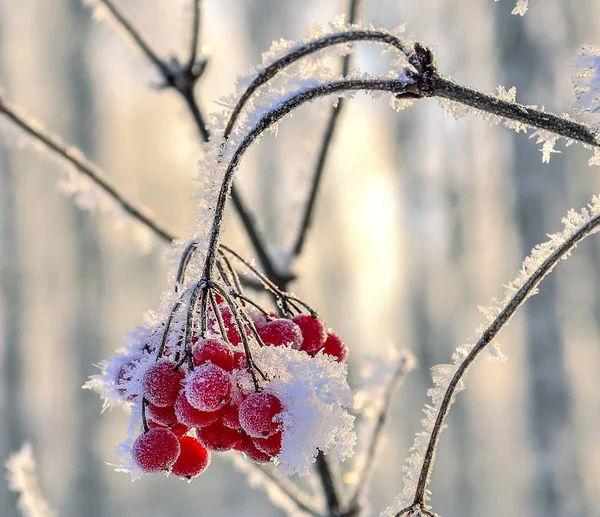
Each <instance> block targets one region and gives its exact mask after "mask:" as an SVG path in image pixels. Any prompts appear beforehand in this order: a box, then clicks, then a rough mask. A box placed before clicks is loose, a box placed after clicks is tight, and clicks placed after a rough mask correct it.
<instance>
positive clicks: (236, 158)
mask: <svg viewBox="0 0 600 517" xmlns="http://www.w3.org/2000/svg"><path fill="white" fill-rule="evenodd" d="M414 86H415V83H412V82H410V81H405V80H399V79H341V80H338V81H332V82H329V83H325V84H321V85H319V86H315V87H312V88H308V89H306V90H303V91H301V92H299V93H296V94H295V95H293V96H292V97H290V98H289V99H287V100H285V101H284V102H282V103H281V104H280V105H279V106H277V107H276V108H274V109H272V110H271V111H269V112H267V113H266V114H265V115H264V116H263V117H262V118H261V119H260V121H259V122H258V123H257V124H256V125H255V126H254V127H253V128H252V129H251V130H250V131H249V132H248V134H247V135H246V136H245V137H244V139H243V140H242V141H241V143H240V144H239V145H238V147H237V148H236V149H235V151H234V152H233V155H232V158H231V160H230V162H229V164H228V166H227V169H226V170H225V174H224V177H223V183H222V184H221V189H220V191H219V197H218V199H217V203H216V206H215V216H214V219H213V224H212V228H211V236H210V240H209V243H208V250H207V255H206V262H205V266H204V276H205V277H206V278H210V274H211V271H212V268H213V265H214V262H215V259H216V249H217V246H218V244H217V243H218V240H219V235H220V233H221V223H222V221H223V215H224V210H225V204H226V202H227V196H228V194H229V191H230V190H231V185H232V183H233V176H234V172H235V169H236V168H237V166H238V164H239V162H240V160H241V158H242V156H243V155H244V153H245V152H246V150H247V149H248V147H250V145H251V144H252V142H254V141H255V140H256V139H257V138H258V137H259V136H260V135H261V134H262V133H263V132H264V131H266V130H267V129H268V128H269V127H270V126H272V125H273V124H275V123H276V122H278V121H279V120H281V119H282V118H283V117H284V116H285V115H287V114H288V113H290V112H292V111H293V110H295V109H296V108H298V107H300V106H302V105H303V104H305V103H307V102H310V101H312V100H315V99H318V98H320V97H325V96H328V95H332V94H335V93H342V92H348V91H357V90H362V91H381V92H392V93H395V94H397V95H402V94H411V95H412V94H413V87H414Z"/></svg>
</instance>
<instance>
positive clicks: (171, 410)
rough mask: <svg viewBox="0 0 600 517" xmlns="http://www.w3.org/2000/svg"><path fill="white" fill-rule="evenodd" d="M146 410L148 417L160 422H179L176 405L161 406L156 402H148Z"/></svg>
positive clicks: (168, 423)
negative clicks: (155, 403) (156, 404)
mask: <svg viewBox="0 0 600 517" xmlns="http://www.w3.org/2000/svg"><path fill="white" fill-rule="evenodd" d="M146 412H147V413H146V414H147V416H148V418H150V419H151V420H154V422H156V423H158V424H162V425H173V424H174V423H175V422H177V417H176V416H175V407H174V406H165V407H160V406H155V405H154V404H148V405H147V406H146Z"/></svg>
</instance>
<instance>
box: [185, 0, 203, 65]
mask: <svg viewBox="0 0 600 517" xmlns="http://www.w3.org/2000/svg"><path fill="white" fill-rule="evenodd" d="M192 4H193V6H192V9H193V10H194V14H193V18H192V38H191V42H190V57H189V58H188V61H187V68H190V69H191V68H192V67H193V66H194V64H195V63H196V57H197V55H198V44H199V41H200V21H201V20H200V14H201V11H202V0H192Z"/></svg>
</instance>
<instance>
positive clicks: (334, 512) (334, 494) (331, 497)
mask: <svg viewBox="0 0 600 517" xmlns="http://www.w3.org/2000/svg"><path fill="white" fill-rule="evenodd" d="M317 472H318V473H319V479H320V480H321V485H322V486H323V492H324V493H325V499H326V500H327V508H328V510H329V517H338V516H341V515H342V502H341V501H340V498H339V487H338V486H337V482H336V478H335V476H334V475H333V472H332V471H331V467H330V465H329V463H328V461H327V459H326V458H325V456H324V455H323V453H322V452H321V451H319V453H318V454H317Z"/></svg>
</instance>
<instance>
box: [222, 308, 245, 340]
mask: <svg viewBox="0 0 600 517" xmlns="http://www.w3.org/2000/svg"><path fill="white" fill-rule="evenodd" d="M221 319H222V320H223V325H225V331H226V333H227V340H228V341H229V342H230V343H231V344H232V345H233V346H239V345H240V344H241V343H242V336H241V335H240V332H239V330H238V327H237V324H236V322H235V319H234V317H233V315H232V314H231V309H230V308H229V307H227V306H221Z"/></svg>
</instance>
